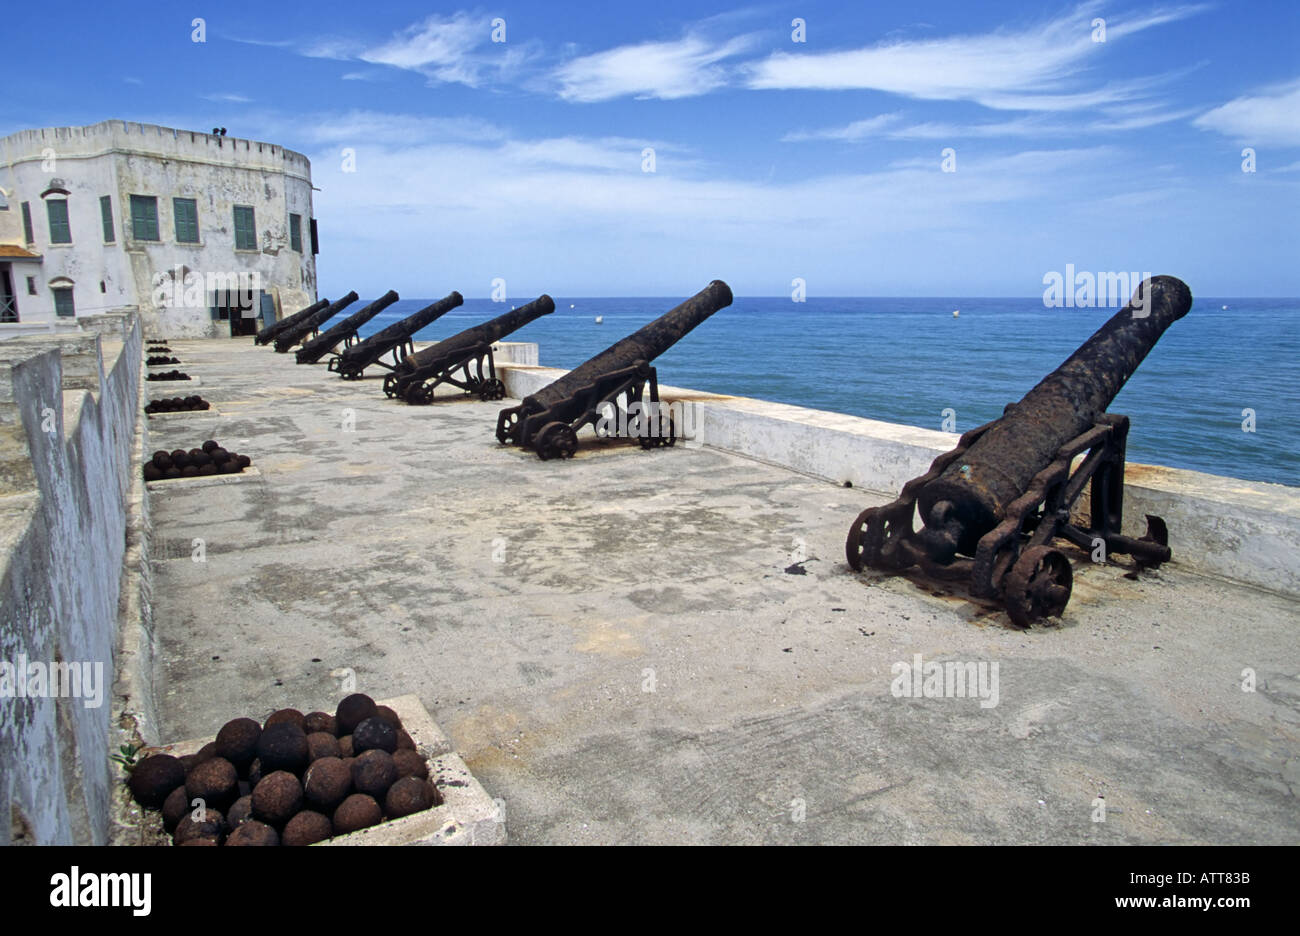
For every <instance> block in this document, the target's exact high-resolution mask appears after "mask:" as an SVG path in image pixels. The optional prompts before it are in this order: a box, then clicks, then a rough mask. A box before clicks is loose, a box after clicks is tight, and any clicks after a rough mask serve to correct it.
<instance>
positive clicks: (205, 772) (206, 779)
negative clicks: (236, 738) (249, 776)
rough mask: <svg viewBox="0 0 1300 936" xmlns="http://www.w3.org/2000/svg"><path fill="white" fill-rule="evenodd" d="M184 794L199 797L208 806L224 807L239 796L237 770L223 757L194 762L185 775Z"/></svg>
mask: <svg viewBox="0 0 1300 936" xmlns="http://www.w3.org/2000/svg"><path fill="white" fill-rule="evenodd" d="M185 795H186V796H188V797H189V798H190V801H191V802H193V801H194V800H196V799H201V800H203V802H204V803H205V804H206V805H207V806H208V807H210V808H216V809H225V808H226V807H227V806H229V805H230V804H231V803H233V802H234V801H235V800H236V799H238V798H239V771H237V770H235V765H234V764H232V763H231V762H230V761H228V760H226V759H225V758H224V757H211V758H209V759H207V760H205V761H203V762H202V763H199V764H196V765H195V766H194V769H192V770H191V771H190V772H189V774H187V775H186V777H185Z"/></svg>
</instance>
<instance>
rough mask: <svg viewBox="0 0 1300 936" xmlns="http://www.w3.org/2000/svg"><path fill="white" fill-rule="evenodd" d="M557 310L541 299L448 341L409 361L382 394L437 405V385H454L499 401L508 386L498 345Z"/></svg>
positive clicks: (389, 379)
mask: <svg viewBox="0 0 1300 936" xmlns="http://www.w3.org/2000/svg"><path fill="white" fill-rule="evenodd" d="M554 311H555V301H554V300H553V299H551V297H550V296H547V295H542V296H539V297H537V298H536V299H534V300H533V301H532V302H530V303H528V304H527V305H524V306H520V307H519V308H518V309H511V310H510V311H509V312H507V313H505V314H504V315H498V316H497V317H496V318H494V319H492V320H490V321H487V322H484V323H483V324H481V325H475V326H474V327H472V328H467V329H465V330H464V331H462V332H458V333H457V334H455V335H452V336H451V337H450V338H444V339H443V340H442V341H439V342H438V343H437V344H435V345H432V346H430V347H428V348H425V349H424V350H423V351H419V352H417V353H415V354H412V355H411V356H410V357H408V358H406V359H405V360H404V361H402V363H400V364H399V365H397V369H396V370H394V371H393V372H392V373H391V374H389V375H387V376H386V377H385V378H384V393H386V394H388V395H389V396H390V397H401V398H402V399H403V400H405V401H406V402H407V403H414V404H425V403H432V402H433V391H434V389H435V388H437V387H438V385H439V384H444V383H445V384H451V385H452V386H453V387H459V388H460V389H461V390H464V391H465V393H466V394H474V393H477V394H478V396H479V399H481V400H500V399H502V398H504V397H505V395H506V386H505V384H504V383H502V382H501V380H500V379H499V378H498V377H497V371H496V358H495V356H494V355H493V353H492V345H493V343H494V342H497V341H500V340H501V339H502V338H504V337H505V336H506V335H509V334H510V333H511V332H515V331H518V330H519V329H521V328H523V327H524V326H525V325H527V324H528V323H529V322H531V321H533V320H534V319H539V318H541V317H542V316H543V315H550V314H551V313H552V312H554Z"/></svg>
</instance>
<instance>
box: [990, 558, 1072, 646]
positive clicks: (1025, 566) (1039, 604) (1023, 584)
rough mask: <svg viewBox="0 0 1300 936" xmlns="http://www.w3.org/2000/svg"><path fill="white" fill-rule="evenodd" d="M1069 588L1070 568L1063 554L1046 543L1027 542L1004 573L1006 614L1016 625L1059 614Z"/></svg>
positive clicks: (1064, 604) (1027, 623) (1068, 595)
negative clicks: (1036, 544)
mask: <svg viewBox="0 0 1300 936" xmlns="http://www.w3.org/2000/svg"><path fill="white" fill-rule="evenodd" d="M1073 588H1074V571H1073V570H1072V569H1071V568H1070V560H1069V559H1067V558H1065V554H1064V553H1063V552H1061V551H1060V550H1059V549H1052V548H1051V547H1050V546H1031V547H1030V548H1029V549H1026V550H1025V551H1024V552H1023V553H1021V554H1020V558H1019V559H1017V560H1016V564H1015V565H1014V566H1013V567H1012V569H1011V571H1010V572H1008V573H1007V579H1006V595H1005V600H1006V606H1007V614H1008V615H1009V616H1010V617H1011V620H1012V621H1013V622H1014V623H1015V624H1016V625H1017V626H1019V627H1028V626H1030V625H1031V624H1033V623H1034V622H1035V621H1037V620H1039V619H1041V618H1045V617H1056V616H1059V615H1060V614H1061V612H1062V611H1064V610H1065V606H1066V605H1067V604H1068V603H1069V601H1070V592H1071V591H1072V590H1073Z"/></svg>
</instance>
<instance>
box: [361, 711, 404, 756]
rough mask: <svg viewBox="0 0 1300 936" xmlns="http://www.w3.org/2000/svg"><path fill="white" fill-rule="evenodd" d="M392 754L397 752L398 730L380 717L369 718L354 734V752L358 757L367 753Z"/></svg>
mask: <svg viewBox="0 0 1300 936" xmlns="http://www.w3.org/2000/svg"><path fill="white" fill-rule="evenodd" d="M372 750H380V751H387V752H388V753H389V754H392V753H393V752H394V751H396V750H397V730H396V729H395V728H393V726H392V725H390V724H389V723H388V722H386V721H384V719H382V718H381V717H379V716H378V715H375V716H372V717H370V718H367V719H366V720H365V721H363V722H362V723H361V724H359V725H357V728H356V730H355V731H353V732H352V751H353V753H355V754H356V755H357V756H358V757H359V756H360V755H361V754H363V753H364V752H366V751H372Z"/></svg>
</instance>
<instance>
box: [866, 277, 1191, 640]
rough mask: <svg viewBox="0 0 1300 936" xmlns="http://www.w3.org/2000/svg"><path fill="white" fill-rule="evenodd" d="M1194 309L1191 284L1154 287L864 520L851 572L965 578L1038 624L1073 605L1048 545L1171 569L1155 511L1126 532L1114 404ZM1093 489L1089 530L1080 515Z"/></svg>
mask: <svg viewBox="0 0 1300 936" xmlns="http://www.w3.org/2000/svg"><path fill="white" fill-rule="evenodd" d="M1191 305H1192V294H1191V292H1190V290H1188V288H1187V286H1186V284H1185V283H1183V282H1182V281H1181V280H1179V279H1175V278H1174V277H1172V276H1157V277H1154V278H1152V279H1150V280H1144V281H1143V282H1142V284H1141V285H1140V286H1139V287H1138V289H1137V290H1136V292H1134V294H1133V298H1132V300H1131V301H1130V302H1129V303H1128V305H1126V306H1125V307H1124V308H1123V309H1121V310H1120V311H1119V312H1117V313H1116V314H1115V315H1114V316H1113V317H1112V318H1111V319H1110V320H1109V321H1108V322H1106V323H1105V324H1104V325H1102V327H1101V328H1099V329H1098V330H1097V331H1096V332H1095V333H1094V334H1093V335H1092V337H1091V338H1089V339H1088V340H1087V341H1086V342H1084V344H1083V345H1081V346H1080V347H1079V349H1078V350H1077V351H1075V352H1074V354H1072V355H1070V357H1069V358H1068V359H1067V360H1066V361H1065V363H1063V364H1062V365H1061V366H1060V367H1058V368H1057V369H1056V370H1055V371H1053V372H1052V373H1050V374H1048V375H1047V377H1045V378H1044V379H1043V380H1042V381H1041V382H1040V383H1039V384H1038V386H1036V387H1034V388H1033V389H1032V390H1030V391H1029V392H1028V393H1027V394H1025V397H1024V399H1022V400H1021V401H1020V402H1019V403H1012V404H1010V405H1008V406H1007V407H1006V409H1005V411H1004V412H1003V414H1002V417H1001V418H999V419H996V420H994V421H993V422H990V423H986V424H985V425H983V426H979V427H977V428H975V429H971V430H970V431H969V432H967V433H965V434H964V435H963V436H962V437H961V438H960V440H958V442H957V447H956V448H954V449H953V450H952V451H950V452H946V453H944V454H943V455H940V456H939V457H938V458H936V459H935V460H934V462H933V463H932V464H931V465H930V470H929V471H927V472H926V473H925V474H924V475H921V476H920V477H918V478H913V479H912V480H911V481H909V482H907V484H905V485H904V486H903V490H902V492H901V493H900V494H899V497H898V499H897V500H895V501H894V502H893V503H891V504H887V505H886V506H884V507H872V508H869V509H867V510H864V511H863V512H862V513H861V514H859V515H858V518H857V519H856V520H854V521H853V526H852V528H851V529H850V530H849V536H848V540H847V542H846V543H845V552H846V554H847V557H848V561H849V565H850V566H852V568H853V569H854V570H855V571H860V570H861V569H862V568H863V567H869V568H872V569H878V570H883V571H888V572H901V571H903V570H906V569H909V568H911V567H912V566H919V567H920V568H921V570H922V571H923V572H925V573H926V574H927V575H930V576H931V577H933V578H937V579H951V580H961V579H967V580H968V581H969V583H970V592H971V594H972V595H973V596H975V597H977V598H984V599H990V600H995V601H1000V602H1001V603H1002V604H1003V606H1004V607H1005V608H1006V611H1007V614H1008V615H1009V616H1010V618H1011V620H1012V621H1013V622H1015V623H1016V624H1017V625H1019V626H1021V627H1028V626H1029V625H1030V624H1032V623H1033V622H1034V621H1037V620H1039V619H1041V618H1044V617H1051V616H1057V615H1060V614H1061V612H1062V611H1064V610H1065V606H1066V604H1067V603H1068V602H1069V600H1070V593H1071V591H1072V589H1073V581H1074V573H1073V570H1072V568H1071V565H1070V561H1069V559H1068V558H1067V557H1066V555H1065V553H1063V552H1061V551H1060V550H1059V549H1055V548H1053V547H1052V546H1051V545H1050V544H1051V542H1052V540H1053V539H1055V538H1057V537H1060V538H1062V539H1064V540H1067V541H1068V542H1070V543H1073V544H1074V545H1076V546H1078V547H1081V548H1082V549H1084V550H1087V551H1089V552H1090V553H1091V554H1092V556H1093V557H1094V558H1096V557H1097V556H1098V555H1099V554H1100V555H1101V556H1103V557H1104V556H1108V555H1110V554H1111V553H1119V554H1127V555H1131V556H1132V557H1133V558H1134V560H1135V561H1136V562H1137V564H1138V565H1139V567H1147V568H1153V567H1155V566H1158V565H1159V564H1160V563H1162V562H1166V561H1168V560H1169V557H1170V555H1171V553H1170V549H1169V545H1168V540H1169V537H1168V531H1167V529H1166V527H1165V523H1164V521H1163V520H1161V519H1160V518H1159V517H1154V516H1151V515H1147V528H1146V533H1145V534H1144V535H1143V536H1142V537H1141V538H1139V539H1135V538H1133V537H1129V536H1124V535H1123V534H1122V533H1121V532H1120V528H1121V523H1122V520H1123V506H1124V459H1125V445H1126V441H1127V438H1128V429H1129V420H1128V417H1127V416H1118V415H1112V414H1110V413H1107V412H1106V407H1108V406H1109V405H1110V403H1111V401H1112V400H1113V399H1114V398H1115V395H1116V394H1117V393H1119V391H1120V389H1121V388H1122V387H1123V386H1124V383H1125V381H1127V380H1128V379H1129V377H1131V376H1132V375H1133V373H1134V371H1136V370H1137V368H1138V365H1139V364H1141V363H1142V360H1143V359H1144V358H1145V357H1146V356H1147V354H1148V353H1149V352H1150V351H1151V349H1152V348H1153V347H1155V344H1156V342H1157V341H1159V340H1160V336H1161V335H1162V334H1164V332H1165V329H1167V328H1168V327H1169V326H1170V325H1172V324H1173V323H1174V322H1176V321H1177V320H1178V319H1180V318H1182V317H1183V316H1184V315H1186V314H1187V311H1188V309H1190V308H1191ZM1084 453H1086V455H1085V454H1084ZM1080 455H1083V458H1082V460H1081V461H1080V462H1079V463H1078V465H1077V466H1075V467H1073V470H1072V465H1073V464H1074V462H1075V459H1076V458H1077V457H1078V456H1080ZM1089 482H1091V485H1090V493H1089V499H1090V504H1089V517H1088V520H1087V526H1081V525H1079V524H1078V523H1076V522H1075V521H1074V520H1073V519H1072V518H1071V509H1072V508H1073V507H1074V505H1075V503H1076V501H1078V499H1079V497H1080V495H1081V494H1082V493H1083V491H1084V488H1085V487H1086V486H1089ZM918 517H919V520H920V524H921V526H920V529H916V526H917V524H916V522H915V520H916V519H917V518H918ZM1080 522H1082V521H1080Z"/></svg>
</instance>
